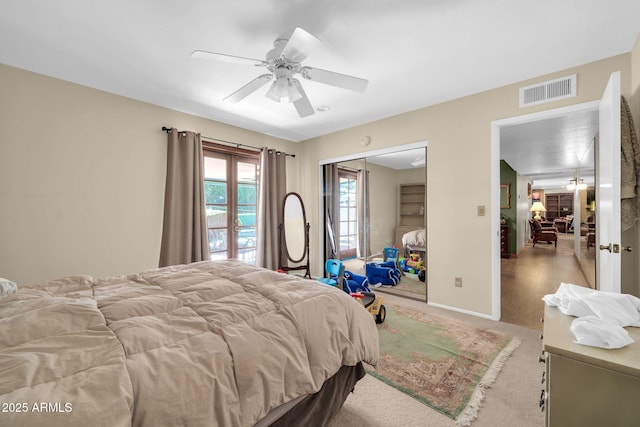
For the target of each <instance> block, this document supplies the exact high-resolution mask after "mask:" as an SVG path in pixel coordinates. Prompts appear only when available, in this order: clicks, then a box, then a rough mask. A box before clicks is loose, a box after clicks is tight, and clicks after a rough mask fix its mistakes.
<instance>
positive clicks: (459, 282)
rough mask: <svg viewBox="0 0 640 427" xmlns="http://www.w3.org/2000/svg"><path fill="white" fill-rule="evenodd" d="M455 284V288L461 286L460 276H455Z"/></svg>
mask: <svg viewBox="0 0 640 427" xmlns="http://www.w3.org/2000/svg"><path fill="white" fill-rule="evenodd" d="M455 285H456V288H461V287H462V277H456V282H455Z"/></svg>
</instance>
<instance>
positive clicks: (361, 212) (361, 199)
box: [356, 169, 371, 258]
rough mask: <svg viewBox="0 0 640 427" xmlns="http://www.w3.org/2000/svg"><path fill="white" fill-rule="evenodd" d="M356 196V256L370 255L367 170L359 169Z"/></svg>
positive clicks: (364, 256)
mask: <svg viewBox="0 0 640 427" xmlns="http://www.w3.org/2000/svg"><path fill="white" fill-rule="evenodd" d="M357 186H358V188H357V190H356V191H357V197H358V257H363V258H366V257H369V256H371V235H370V232H371V228H370V224H369V218H370V217H369V171H368V170H362V169H361V170H359V171H358V181H357Z"/></svg>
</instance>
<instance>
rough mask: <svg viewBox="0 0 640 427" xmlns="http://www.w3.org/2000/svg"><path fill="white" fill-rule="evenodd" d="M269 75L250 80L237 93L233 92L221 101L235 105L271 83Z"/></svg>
mask: <svg viewBox="0 0 640 427" xmlns="http://www.w3.org/2000/svg"><path fill="white" fill-rule="evenodd" d="M271 77H272V76H271V74H263V75H261V76H258V77H256V78H255V79H253V80H251V81H250V82H249V83H247V84H246V85H244V86H242V87H241V88H240V89H238V90H237V91H235V92H233V93H232V94H231V95H229V96H227V97H226V98H224V99H223V101H227V102H231V103H236V102H238V101H241V100H243V99H244V98H246V97H247V96H249V95H251V94H252V93H253V92H255V91H256V90H258V89H260V88H261V87H262V86H264V85H266V84H267V83H269V82H270V81H271Z"/></svg>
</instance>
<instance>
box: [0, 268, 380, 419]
mask: <svg viewBox="0 0 640 427" xmlns="http://www.w3.org/2000/svg"><path fill="white" fill-rule="evenodd" d="M378 354H379V346H378V332H377V330H376V326H375V322H374V319H373V317H372V316H371V315H370V314H369V313H368V312H367V311H366V310H364V309H363V308H362V307H361V306H360V305H359V304H358V303H357V302H356V301H354V300H353V299H352V298H350V297H349V296H348V295H347V294H346V293H344V292H342V291H340V290H338V289H336V288H332V287H329V286H326V285H323V284H320V283H317V282H314V281H308V280H304V279H299V278H296V277H294V276H291V275H285V274H280V273H276V272H272V271H268V270H263V269H259V268H256V267H254V266H251V265H248V264H245V263H243V262H241V261H236V260H228V261H212V262H201V263H195V264H190V265H182V266H174V267H167V268H162V269H156V270H150V271H147V272H143V273H140V274H137V275H130V276H119V277H112V278H106V279H101V280H97V279H93V278H91V277H88V276H83V277H70V278H65V279H61V280H55V281H50V282H45V283H41V284H36V285H31V286H26V287H21V288H19V290H18V292H17V293H16V294H14V295H12V296H10V297H7V298H4V299H0V378H1V380H0V405H2V407H0V425H2V426H10V425H11V426H14V425H15V426H41V425H42V426H88V425H91V426H109V427H117V426H129V425H134V426H154V427H156V426H178V425H180V426H187V425H190V426H251V425H253V424H255V423H256V422H257V421H258V420H260V419H261V418H263V417H264V416H265V415H266V414H267V413H268V412H269V410H271V409H273V408H275V407H277V406H279V405H281V404H283V403H285V402H288V401H290V400H292V399H294V398H296V397H298V396H301V395H306V394H310V393H314V392H316V391H318V390H319V389H320V387H321V385H322V383H323V382H324V381H325V380H326V379H327V378H329V377H330V376H332V375H333V374H335V373H336V372H337V371H338V369H339V368H340V366H342V365H348V366H352V365H355V364H357V363H358V362H359V361H364V362H367V363H369V364H371V365H375V364H376V363H377V360H378Z"/></svg>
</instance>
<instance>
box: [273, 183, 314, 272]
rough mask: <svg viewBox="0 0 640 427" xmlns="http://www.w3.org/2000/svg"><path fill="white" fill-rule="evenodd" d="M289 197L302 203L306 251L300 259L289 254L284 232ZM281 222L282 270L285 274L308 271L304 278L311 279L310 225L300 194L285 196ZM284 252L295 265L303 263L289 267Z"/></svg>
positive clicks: (280, 259) (280, 261) (280, 257)
mask: <svg viewBox="0 0 640 427" xmlns="http://www.w3.org/2000/svg"><path fill="white" fill-rule="evenodd" d="M289 197H297V198H298V201H299V202H300V208H301V209H302V221H303V222H302V223H303V227H304V250H303V251H302V256H301V257H300V259H294V258H292V257H291V254H290V253H289V248H288V247H287V239H286V233H285V230H284V212H285V208H286V206H287V200H288V199H289ZM280 220H281V221H282V222H281V223H280V226H279V228H280V245H279V246H280V253H279V264H280V270H282V271H284V272H287V271H291V270H306V271H305V274H304V277H306V278H308V279H311V266H310V263H309V228H310V224H309V223H308V222H307V211H306V210H305V207H304V202H303V201H302V197H300V194H298V193H295V192H289V193H287V194H286V195H285V196H284V199H282V210H281V217H280ZM283 252H284V254H285V256H286V258H287V260H288V261H291V262H293V263H294V264H298V263H301V264H300V265H298V266H295V267H289V263H288V261H286V260H285V259H284V256H283ZM305 259H306V261H305Z"/></svg>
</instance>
